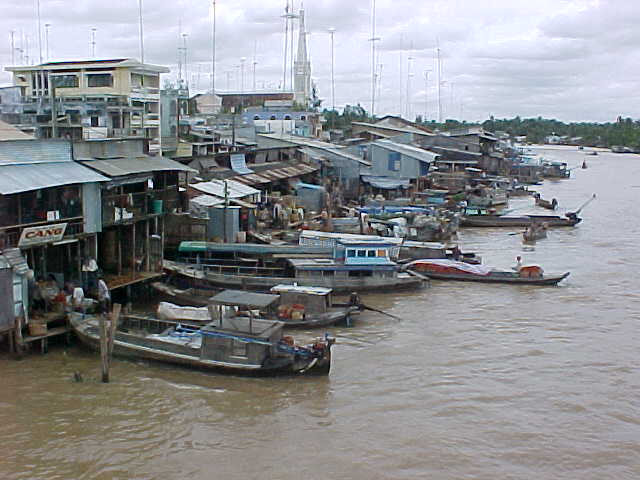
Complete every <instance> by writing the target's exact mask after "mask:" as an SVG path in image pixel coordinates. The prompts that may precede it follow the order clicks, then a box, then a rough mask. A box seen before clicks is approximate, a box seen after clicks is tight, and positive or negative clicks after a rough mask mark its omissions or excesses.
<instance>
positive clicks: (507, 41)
mask: <svg viewBox="0 0 640 480" xmlns="http://www.w3.org/2000/svg"><path fill="white" fill-rule="evenodd" d="M36 2H37V0H1V2H0V32H2V35H1V37H2V38H3V39H4V41H2V42H1V43H0V62H1V63H2V65H3V66H6V65H9V64H10V63H11V60H12V52H11V47H10V45H11V33H10V32H11V31H12V30H13V31H15V33H14V44H15V47H16V49H15V50H14V52H13V57H14V60H15V63H17V64H19V63H21V62H26V57H27V55H28V58H29V63H34V62H37V61H38V60H39V49H38V29H37V22H36V15H35V12H36ZM286 3H287V1H286V0H217V10H216V11H217V49H216V55H217V59H218V61H217V66H216V88H217V89H221V90H225V89H227V88H230V89H233V90H238V89H240V77H241V75H240V67H239V66H240V63H241V58H243V57H244V58H245V59H246V60H245V68H244V70H245V75H244V78H245V83H244V88H245V90H249V89H251V88H252V86H253V76H252V72H251V70H252V64H253V61H254V51H255V55H256V57H255V61H256V85H257V88H258V89H261V88H269V89H276V88H280V86H281V84H282V77H283V51H284V40H283V39H284V34H283V32H284V21H283V20H282V18H280V17H281V15H282V14H283V13H284V10H285V5H286ZM290 3H291V0H290ZM293 3H294V4H295V9H296V10H298V9H299V8H300V6H301V2H300V0H297V1H295V2H293ZM371 5H372V2H371V0H314V1H310V0H309V1H307V2H306V5H305V10H306V22H307V31H308V37H307V38H308V43H309V50H310V56H311V61H312V70H313V78H314V81H315V82H316V83H317V85H318V89H319V94H320V97H321V98H323V99H324V103H323V104H324V105H325V106H331V103H332V100H331V55H330V35H329V33H328V29H329V28H330V27H333V28H335V29H336V33H335V81H336V98H335V103H336V105H337V106H339V107H340V106H343V105H345V104H347V103H350V104H355V103H361V104H362V105H363V106H364V107H365V108H367V110H369V109H370V105H371V42H369V41H368V39H369V38H371V10H372V8H371ZM40 9H41V18H42V32H43V33H42V43H43V56H44V57H46V49H45V37H46V36H45V33H44V32H45V27H44V25H45V24H46V23H48V24H50V27H49V28H48V31H49V58H50V60H71V59H73V60H76V59H84V58H88V57H90V56H91V45H90V38H91V29H92V28H95V29H96V32H95V35H96V46H95V48H96V57H97V58H114V57H115V58H117V57H135V58H138V57H139V37H138V4H137V1H136V0H108V1H105V0H40ZM210 11H211V1H210V0H171V1H167V0H143V16H144V45H145V61H146V62H148V63H154V64H159V65H166V66H168V67H170V68H171V69H172V74H171V75H168V76H167V78H168V79H171V78H175V75H176V72H177V62H178V60H177V59H178V48H179V46H180V44H181V38H182V37H181V34H183V33H185V34H187V37H186V39H187V45H188V50H187V60H188V78H189V79H190V83H191V87H192V90H196V91H204V90H205V89H207V88H208V86H209V85H210V72H211V51H212V50H211V16H210ZM376 11H377V15H376V20H377V21H376V37H379V38H380V40H379V41H378V42H377V48H378V55H377V59H376V64H377V65H378V67H377V70H378V72H379V85H378V87H377V89H376V90H377V100H376V109H375V110H376V113H377V114H383V113H393V114H404V115H405V116H410V117H414V116H415V115H417V114H421V115H424V114H425V111H426V112H427V116H428V118H430V119H432V118H437V115H438V113H437V111H438V102H437V97H438V95H437V66H436V62H435V51H436V47H437V46H439V48H440V52H441V59H442V75H441V80H442V84H441V95H440V98H441V103H442V114H443V117H444V118H458V119H460V118H463V119H466V120H470V121H473V120H482V119H485V118H487V117H488V116H489V115H494V116H496V117H498V118H502V117H512V116H515V115H520V116H522V117H528V116H538V115H541V116H544V117H555V118H559V119H562V120H565V121H610V120H614V119H615V117H616V116H618V115H623V116H631V117H634V118H638V117H640V111H639V110H640V88H638V84H637V78H638V76H639V74H640V67H639V65H640V61H639V60H640V28H638V25H640V2H638V1H637V0H535V1H531V0H491V1H486V2H479V1H476V0H377V2H376ZM45 59H46V58H45ZM427 70H430V71H431V72H430V73H429V74H428V83H427V84H426V82H425V71H427ZM10 81H11V80H10V77H9V76H8V75H7V74H6V72H2V73H0V84H3V85H7V84H9V83H10ZM427 85H428V86H427ZM425 100H426V103H425Z"/></svg>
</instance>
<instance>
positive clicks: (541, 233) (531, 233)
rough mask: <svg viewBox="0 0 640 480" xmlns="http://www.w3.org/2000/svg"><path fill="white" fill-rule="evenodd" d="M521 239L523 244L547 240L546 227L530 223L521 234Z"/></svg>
mask: <svg viewBox="0 0 640 480" xmlns="http://www.w3.org/2000/svg"><path fill="white" fill-rule="evenodd" d="M522 238H523V239H524V241H525V242H535V241H536V240H542V239H543V238H547V225H546V224H544V223H543V224H537V223H532V224H531V225H529V227H528V228H527V229H526V230H525V231H524V232H522Z"/></svg>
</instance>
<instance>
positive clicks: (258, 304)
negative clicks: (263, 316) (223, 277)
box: [209, 290, 280, 308]
mask: <svg viewBox="0 0 640 480" xmlns="http://www.w3.org/2000/svg"><path fill="white" fill-rule="evenodd" d="M279 299H280V297H279V296H278V295H270V294H268V293H253V292H246V291H244V290H223V291H222V292H220V293H218V294H216V295H214V296H213V297H211V298H210V299H209V302H210V303H212V304H214V305H231V306H237V307H248V308H267V307H269V306H270V305H272V304H273V303H275V302H277V301H278V300H279Z"/></svg>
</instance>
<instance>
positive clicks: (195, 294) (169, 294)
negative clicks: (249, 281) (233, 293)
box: [151, 282, 219, 307]
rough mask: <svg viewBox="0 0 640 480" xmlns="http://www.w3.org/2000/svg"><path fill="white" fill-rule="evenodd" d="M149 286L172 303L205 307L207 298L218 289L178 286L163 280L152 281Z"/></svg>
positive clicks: (207, 303) (207, 301)
mask: <svg viewBox="0 0 640 480" xmlns="http://www.w3.org/2000/svg"><path fill="white" fill-rule="evenodd" d="M151 287H152V288H153V289H154V290H155V291H156V292H157V293H159V294H160V296H162V297H163V298H165V299H167V300H169V301H171V302H172V303H175V304H177V305H183V306H191V307H206V306H207V305H209V298H211V297H212V296H213V295H215V294H216V293H217V292H218V291H219V289H203V288H179V287H176V286H173V285H169V284H167V283H164V282H153V283H152V284H151Z"/></svg>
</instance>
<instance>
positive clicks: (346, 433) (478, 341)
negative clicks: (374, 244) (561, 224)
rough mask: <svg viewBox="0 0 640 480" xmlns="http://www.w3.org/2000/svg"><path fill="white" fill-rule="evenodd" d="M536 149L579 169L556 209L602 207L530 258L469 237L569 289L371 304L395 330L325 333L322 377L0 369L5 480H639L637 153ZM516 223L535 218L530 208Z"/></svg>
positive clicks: (520, 248) (54, 356)
mask: <svg viewBox="0 0 640 480" xmlns="http://www.w3.org/2000/svg"><path fill="white" fill-rule="evenodd" d="M541 153H542V155H544V156H545V157H548V158H551V159H557V160H563V161H566V162H568V163H569V164H570V165H571V166H576V165H579V164H580V163H581V162H582V160H583V159H585V158H586V159H587V162H588V166H589V168H588V169H586V170H582V169H575V170H573V171H572V178H571V179H568V180H562V181H549V180H547V181H545V184H544V185H543V186H541V187H537V189H538V190H539V191H540V192H541V193H542V194H543V197H544V198H548V199H551V198H552V197H555V198H557V199H558V202H559V206H560V211H564V210H565V209H566V210H575V209H576V208H577V207H578V206H580V205H581V204H582V203H584V202H585V201H586V200H587V199H588V198H589V197H590V196H591V194H593V193H596V194H597V196H598V197H597V200H595V201H594V202H592V203H591V204H590V205H589V206H588V207H586V208H585V210H584V211H583V212H582V216H583V218H584V221H583V223H581V224H580V225H579V226H578V227H576V228H571V229H554V230H552V231H550V233H549V237H548V238H547V239H545V240H542V241H539V242H538V243H537V244H536V245H535V246H533V247H531V246H525V245H523V244H522V240H521V237H520V236H519V235H509V233H515V230H504V229H489V230H486V229H475V230H474V229H467V230H464V231H463V232H462V233H461V235H460V240H461V243H462V245H463V246H464V249H465V250H475V251H477V252H478V253H480V254H481V255H482V256H483V259H484V263H485V264H488V265H492V266H498V267H509V266H511V265H512V264H513V263H514V260H515V257H516V255H522V256H523V259H524V261H525V263H538V264H541V265H542V266H543V267H544V268H545V271H546V272H563V271H571V276H570V277H569V278H568V279H567V280H565V281H564V282H563V283H562V284H561V285H560V286H558V287H525V286H495V285H483V284H466V283H444V282H433V284H432V287H431V288H429V289H425V290H422V291H419V292H411V293H399V294H386V295H379V296H367V297H365V302H366V303H368V304H370V305H372V306H376V307H378V308H382V309H385V310H387V311H389V312H390V313H392V314H394V315H397V316H399V317H401V318H402V321H395V320H392V319H389V318H385V317H383V316H380V315H378V314H372V315H362V316H361V318H360V319H359V323H358V324H357V326H355V327H353V328H350V329H346V328H344V329H333V330H331V331H332V333H333V334H334V335H336V336H337V338H338V343H337V344H336V346H335V347H334V361H333V367H332V371H331V374H330V375H329V377H327V378H296V379H287V378H284V379H252V378H233V377H224V376H217V375H212V374H206V373H199V372H192V371H189V370H183V369H177V368H171V367H167V366H159V365H156V364H148V363H144V362H130V361H120V360H116V361H115V364H114V367H113V370H112V378H113V381H112V383H110V384H108V385H105V384H101V383H99V382H98V381H97V378H98V376H99V360H98V357H97V356H94V355H93V354H91V353H88V352H86V351H84V350H83V349H81V348H79V347H71V348H69V349H67V350H66V351H64V350H63V348H62V347H57V348H52V349H51V352H50V353H49V354H48V355H45V356H41V355H38V354H34V355H30V356H28V357H27V358H26V359H25V360H22V361H14V360H9V359H7V358H6V357H1V358H0V372H1V374H0V375H1V377H0V379H1V385H0V478H2V479H5V480H26V479H38V480H40V479H47V480H54V479H65V480H66V479H105V480H106V479H162V480H173V479H191V480H199V479H213V478H220V479H222V478H228V479H253V478H260V479H287V480H288V479H296V480H299V479H302V478H312V479H317V478H338V479H378V478H380V479H386V478H389V479H413V478H415V479H424V478H429V479H470V478H473V479H534V478H539V479H554V480H556V479H581V480H584V479H594V480H595V479H598V480H600V479H637V478H640V367H639V363H638V359H639V354H640V328H639V323H640V275H638V272H639V271H640V260H639V259H640V256H639V255H638V241H639V240H640V214H639V213H638V206H639V204H640V156H638V155H628V154H624V155H620V154H612V153H600V155H598V156H586V157H585V155H584V153H583V152H580V151H578V150H577V149H575V148H558V149H545V150H541ZM511 208H513V209H514V213H516V212H531V211H536V210H535V208H534V207H533V200H532V199H531V198H523V199H515V200H513V201H512V203H511ZM538 212H539V213H543V212H542V211H538ZM296 335H298V336H299V334H296ZM303 335H304V333H303ZM74 371H81V372H83V375H84V377H85V382H84V383H73V382H72V381H71V377H72V374H73V372H74Z"/></svg>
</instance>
